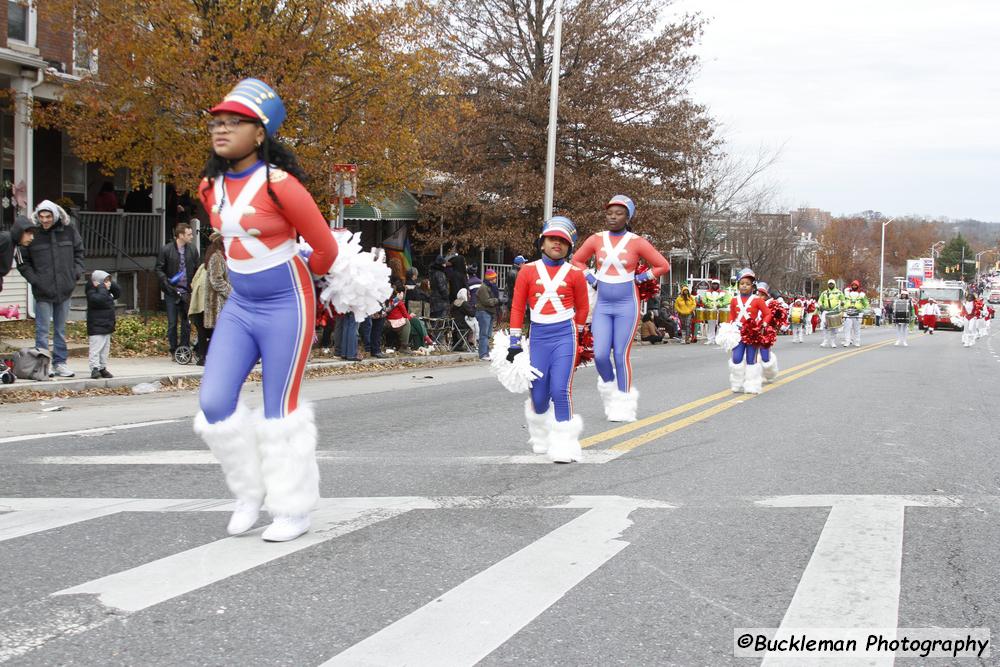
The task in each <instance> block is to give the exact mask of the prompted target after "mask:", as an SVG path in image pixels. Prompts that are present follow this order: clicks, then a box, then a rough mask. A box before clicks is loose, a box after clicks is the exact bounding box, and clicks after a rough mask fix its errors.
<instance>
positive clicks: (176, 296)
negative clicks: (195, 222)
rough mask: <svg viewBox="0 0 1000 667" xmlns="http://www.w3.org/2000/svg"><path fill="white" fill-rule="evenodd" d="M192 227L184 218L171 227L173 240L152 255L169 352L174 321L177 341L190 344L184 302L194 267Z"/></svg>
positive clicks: (173, 341) (173, 344)
mask: <svg viewBox="0 0 1000 667" xmlns="http://www.w3.org/2000/svg"><path fill="white" fill-rule="evenodd" d="M193 240H194V231H192V229H191V225H189V224H187V223H186V222H181V223H178V224H177V225H176V226H175V227H174V240H173V241H171V242H170V243H168V244H166V245H165V246H163V247H162V248H160V254H159V255H158V256H157V258H156V277H157V278H159V280H160V289H161V290H162V291H163V300H164V301H165V302H166V305H167V340H168V341H169V342H170V355H171V356H173V354H174V351H175V350H176V349H177V346H178V340H177V325H178V324H180V328H181V336H180V345H182V346H184V347H190V346H191V323H190V322H189V321H188V314H187V310H188V304H189V303H190V302H191V283H192V282H193V281H194V273H195V271H197V270H198V251H197V250H195V248H194V246H193V245H192V243H191V242H192V241H193Z"/></svg>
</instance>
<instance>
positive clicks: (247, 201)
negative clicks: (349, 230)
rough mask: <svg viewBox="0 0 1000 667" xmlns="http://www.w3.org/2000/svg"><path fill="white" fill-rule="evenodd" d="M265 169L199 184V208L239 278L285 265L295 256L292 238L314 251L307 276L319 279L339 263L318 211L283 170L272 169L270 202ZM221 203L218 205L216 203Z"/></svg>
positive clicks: (311, 199) (295, 250)
mask: <svg viewBox="0 0 1000 667" xmlns="http://www.w3.org/2000/svg"><path fill="white" fill-rule="evenodd" d="M265 171H266V170H265V169H264V165H263V163H258V164H256V165H254V166H253V167H251V168H250V169H247V170H245V171H243V172H240V173H237V174H226V175H225V182H224V183H222V182H221V179H220V178H219V177H216V179H215V181H214V182H210V181H209V180H208V179H207V178H205V179H203V180H202V186H201V188H200V194H201V202H202V204H203V205H204V207H205V210H206V211H208V212H209V222H210V223H211V225H212V228H213V229H215V230H216V231H217V232H220V233H221V234H222V236H223V238H224V241H223V242H224V243H225V246H226V263H227V265H228V266H229V269H230V270H231V271H236V272H237V273H258V272H260V271H264V270H267V269H270V268H272V267H275V266H278V265H279V264H283V263H285V262H287V261H288V260H289V259H291V258H292V257H294V256H295V254H296V253H297V252H298V244H297V243H296V235H301V236H302V238H303V239H305V240H306V242H307V243H308V244H309V245H310V246H312V249H313V252H312V255H311V256H310V258H309V270H310V271H311V272H312V273H313V274H314V275H322V274H325V273H326V272H327V271H329V270H330V267H331V266H333V262H334V260H335V259H336V258H337V242H336V240H334V238H333V235H332V234H331V233H330V226H329V224H327V221H326V219H325V218H324V217H323V214H322V213H320V210H319V207H317V206H316V202H315V201H313V198H312V195H310V194H309V191H308V190H306V189H305V187H303V185H302V183H300V182H299V180H298V179H297V178H295V177H294V176H292V175H291V174H289V173H287V172H285V171H282V170H281V169H271V189H272V190H273V191H274V194H275V195H276V196H277V197H278V200H279V201H280V202H281V207H280V208H279V207H278V205H277V204H276V203H275V202H274V200H273V199H271V196H270V195H269V194H268V192H267V183H266V182H265V181H266V176H265ZM220 200H222V201H221V202H220Z"/></svg>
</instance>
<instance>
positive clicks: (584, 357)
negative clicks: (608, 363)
mask: <svg viewBox="0 0 1000 667" xmlns="http://www.w3.org/2000/svg"><path fill="white" fill-rule="evenodd" d="M593 360H594V336H593V335H592V334H591V333H590V327H586V328H585V329H584V330H583V331H581V332H580V335H579V336H578V337H577V342H576V365H577V367H580V366H585V365H587V364H589V363H591V362H592V361H593Z"/></svg>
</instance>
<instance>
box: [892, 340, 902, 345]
mask: <svg viewBox="0 0 1000 667" xmlns="http://www.w3.org/2000/svg"><path fill="white" fill-rule="evenodd" d="M900 345H901V343H900V342H899V341H898V340H897V341H896V342H895V343H893V344H892V346H893V347H899V346H900Z"/></svg>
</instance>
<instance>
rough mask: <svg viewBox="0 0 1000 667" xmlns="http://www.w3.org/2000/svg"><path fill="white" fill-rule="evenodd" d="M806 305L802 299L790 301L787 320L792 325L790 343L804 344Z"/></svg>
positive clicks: (797, 298)
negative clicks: (790, 305)
mask: <svg viewBox="0 0 1000 667" xmlns="http://www.w3.org/2000/svg"><path fill="white" fill-rule="evenodd" d="M807 315H808V314H807V313H806V304H805V301H804V300H803V299H802V297H796V298H795V299H794V300H793V301H792V307H791V309H790V311H789V317H788V320H789V322H791V325H792V342H793V343H804V342H805V334H806V317H807Z"/></svg>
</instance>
